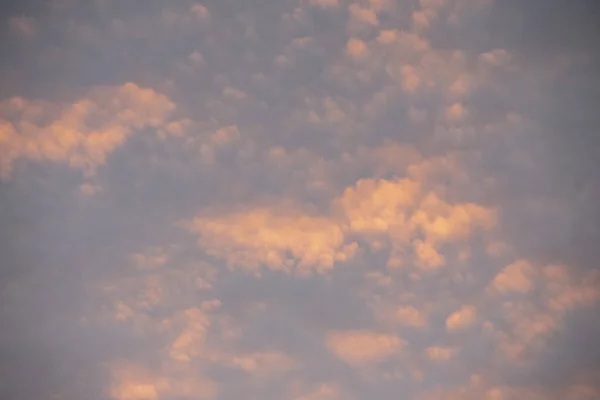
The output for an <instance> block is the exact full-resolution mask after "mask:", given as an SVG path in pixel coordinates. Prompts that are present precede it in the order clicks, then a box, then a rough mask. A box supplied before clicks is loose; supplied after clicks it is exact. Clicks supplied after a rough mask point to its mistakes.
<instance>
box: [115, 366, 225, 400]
mask: <svg viewBox="0 0 600 400" xmlns="http://www.w3.org/2000/svg"><path fill="white" fill-rule="evenodd" d="M170 369H172V368H166V371H158V372H157V371H150V370H147V369H145V368H143V367H142V366H139V365H135V364H131V363H120V364H116V365H113V366H111V372H112V375H113V385H112V388H111V396H112V397H113V398H114V399H116V400H154V399H161V398H164V397H168V396H169V397H170V396H177V397H180V398H186V399H211V398H214V396H215V395H216V393H217V385H216V383H215V382H214V381H212V380H210V379H208V378H206V377H203V376H201V375H199V374H198V375H194V374H187V376H186V375H185V374H184V375H183V376H182V374H180V373H177V371H170Z"/></svg>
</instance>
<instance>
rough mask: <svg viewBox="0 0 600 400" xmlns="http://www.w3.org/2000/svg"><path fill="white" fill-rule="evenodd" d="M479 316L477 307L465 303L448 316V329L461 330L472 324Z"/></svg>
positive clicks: (451, 330)
mask: <svg viewBox="0 0 600 400" xmlns="http://www.w3.org/2000/svg"><path fill="white" fill-rule="evenodd" d="M476 317H477V311H476V309H475V307H473V306H470V305H464V306H462V307H461V308H459V309H458V310H456V311H455V312H453V313H452V314H450V315H449V316H448V318H446V329H448V331H450V332H453V331H459V330H463V329H465V328H468V327H469V326H471V325H472V324H473V323H474V322H475V319H476Z"/></svg>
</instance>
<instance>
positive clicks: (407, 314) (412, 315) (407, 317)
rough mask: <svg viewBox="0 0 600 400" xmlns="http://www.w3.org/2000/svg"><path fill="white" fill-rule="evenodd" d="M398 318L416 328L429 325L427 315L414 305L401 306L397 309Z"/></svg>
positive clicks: (399, 320)
mask: <svg viewBox="0 0 600 400" xmlns="http://www.w3.org/2000/svg"><path fill="white" fill-rule="evenodd" d="M396 318H397V319H398V322H399V323H400V324H402V325H406V326H412V327H415V328H424V327H425V326H427V316H426V315H424V314H423V313H422V312H420V311H419V310H417V309H416V308H415V307H413V306H400V307H398V309H397V310H396Z"/></svg>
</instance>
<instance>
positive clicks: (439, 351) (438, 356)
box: [425, 346, 458, 362]
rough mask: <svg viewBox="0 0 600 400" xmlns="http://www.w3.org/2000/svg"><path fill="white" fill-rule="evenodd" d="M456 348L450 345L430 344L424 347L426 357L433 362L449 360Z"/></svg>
mask: <svg viewBox="0 0 600 400" xmlns="http://www.w3.org/2000/svg"><path fill="white" fill-rule="evenodd" d="M457 352H458V350H457V349H455V348H452V347H438V346H431V347H428V348H426V349H425V354H427V357H428V358H429V359H430V360H432V361H435V362H445V361H448V360H450V359H451V358H452V357H453V356H454V355H455V354H456V353H457Z"/></svg>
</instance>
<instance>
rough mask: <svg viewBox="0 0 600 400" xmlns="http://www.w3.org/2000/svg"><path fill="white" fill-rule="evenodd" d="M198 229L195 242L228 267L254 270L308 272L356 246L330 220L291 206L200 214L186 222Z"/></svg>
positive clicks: (319, 269)
mask: <svg viewBox="0 0 600 400" xmlns="http://www.w3.org/2000/svg"><path fill="white" fill-rule="evenodd" d="M189 229H190V230H191V231H192V232H196V233H199V234H200V239H199V244H200V246H201V247H202V248H204V249H205V251H206V252H207V253H208V254H210V255H213V256H216V257H221V258H224V259H225V260H227V263H228V264H229V265H230V266H231V267H240V268H243V269H246V270H250V271H254V272H258V271H259V270H260V268H261V267H262V266H266V267H268V268H271V269H274V270H282V271H292V270H296V272H297V273H308V272H310V271H317V272H324V271H327V270H329V269H331V268H332V267H333V266H334V264H335V262H336V261H344V260H346V259H348V258H349V257H351V256H352V254H353V253H354V250H355V246H353V245H351V244H350V245H346V244H345V243H344V234H343V232H342V230H341V228H340V226H339V225H338V224H337V223H336V222H335V221H333V220H331V219H328V218H324V217H319V216H311V215H307V214H303V213H302V212H300V211H299V210H297V209H295V208H294V207H288V208H286V207H281V208H280V209H279V210H273V209H269V208H254V209H249V210H247V211H240V212H237V213H233V214H228V215H224V216H213V215H211V214H208V213H206V215H205V216H201V217H198V218H196V219H194V220H193V221H192V222H191V223H190V224H189Z"/></svg>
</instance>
